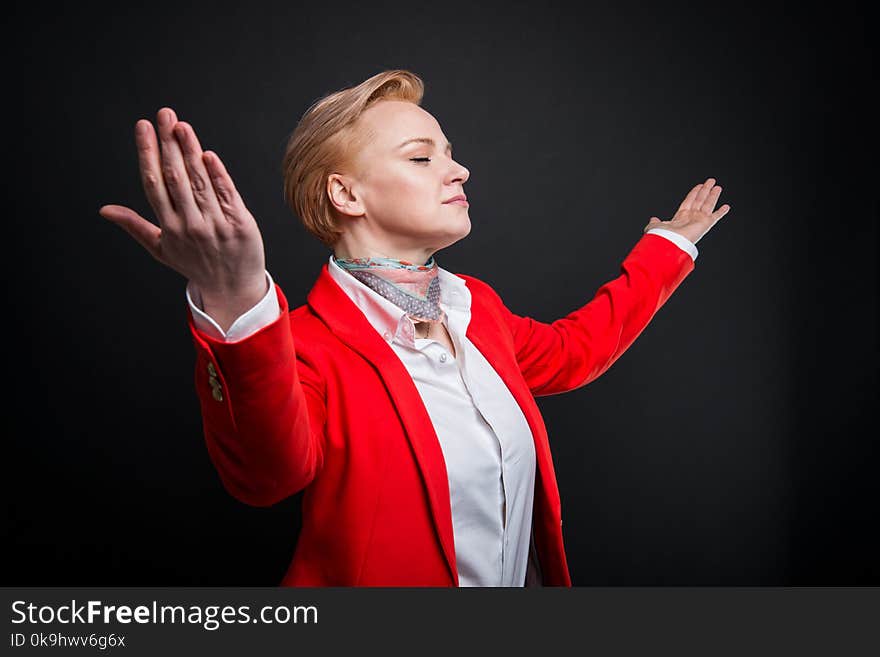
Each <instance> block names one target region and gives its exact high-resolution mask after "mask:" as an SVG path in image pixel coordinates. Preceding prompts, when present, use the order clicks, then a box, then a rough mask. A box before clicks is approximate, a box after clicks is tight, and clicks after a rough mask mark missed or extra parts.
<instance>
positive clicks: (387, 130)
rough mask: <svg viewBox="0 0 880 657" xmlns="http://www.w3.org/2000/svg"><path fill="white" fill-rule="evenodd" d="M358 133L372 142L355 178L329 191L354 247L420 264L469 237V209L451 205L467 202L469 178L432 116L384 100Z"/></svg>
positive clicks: (366, 117) (346, 177) (364, 151)
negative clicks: (408, 257) (415, 259)
mask: <svg viewBox="0 0 880 657" xmlns="http://www.w3.org/2000/svg"><path fill="white" fill-rule="evenodd" d="M357 128H358V130H361V131H365V132H363V133H361V134H363V135H365V136H366V137H367V139H366V140H365V145H364V146H363V148H361V150H360V151H359V152H358V154H357V155H356V157H355V162H353V167H352V169H353V170H352V172H351V173H350V174H349V175H343V176H342V177H341V178H342V181H337V182H335V183H334V182H333V176H331V181H330V185H329V187H328V190H329V191H330V193H331V197H333V198H334V205H335V206H336V207H337V209H339V210H341V211H342V212H343V213H344V214H346V215H348V216H349V219H348V220H347V221H346V222H345V224H344V228H345V231H346V233H348V234H349V235H348V236H347V237H348V242H349V244H348V246H349V247H351V246H353V245H352V244H351V242H352V241H354V243H355V245H356V246H358V247H360V249H359V250H361V251H381V250H383V249H384V250H386V251H387V252H389V253H401V254H415V255H414V257H416V256H418V257H421V254H422V253H423V252H430V253H433V252H434V251H436V250H439V249H441V248H444V247H447V246H449V245H450V244H454V243H455V242H457V241H458V240H460V239H462V238H463V237H465V236H467V235H468V233H470V230H471V223H470V217H469V216H468V206H467V203H460V202H459V203H454V202H453V203H451V202H449V200H450V199H451V198H453V197H455V196H459V195H464V194H465V191H464V183H465V181H466V180H467V179H468V177H469V175H470V173H469V172H468V170H467V169H466V168H465V167H463V166H462V165H460V164H459V163H458V162H456V161H455V160H453V159H452V147H451V145H449V143H448V140H447V139H446V135H444V134H443V130H442V129H441V128H440V124H439V123H437V120H436V119H435V118H434V117H433V116H432V115H431V114H430V113H428V112H426V111H425V110H424V109H422V108H421V107H419V106H418V105H415V104H414V103H409V102H405V101H397V100H383V101H379V102H377V103H375V104H374V105H371V106H370V107H369V108H368V109H367V110H366V111H365V112H364V113H363V114H362V115H361V117H360V119H359V122H358V125H357ZM411 140H421V141H411ZM429 140H430V141H433V143H430V141H429ZM335 175H336V174H334V176H335ZM346 183H347V189H344V187H345V186H346ZM343 237H346V236H343ZM349 250H350V249H349Z"/></svg>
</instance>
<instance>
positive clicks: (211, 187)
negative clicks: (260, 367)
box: [98, 107, 268, 331]
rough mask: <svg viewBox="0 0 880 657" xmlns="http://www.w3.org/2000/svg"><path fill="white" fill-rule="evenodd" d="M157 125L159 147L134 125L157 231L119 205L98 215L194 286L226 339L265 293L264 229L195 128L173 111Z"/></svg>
mask: <svg viewBox="0 0 880 657" xmlns="http://www.w3.org/2000/svg"><path fill="white" fill-rule="evenodd" d="M157 123H158V125H159V139H158V142H157V140H156V134H155V132H154V131H153V124H152V123H150V122H149V121H147V120H146V119H141V120H140V121H138V122H137V123H136V124H135V142H136V143H137V152H138V162H139V165H140V170H141V182H142V183H143V186H144V192H145V194H146V196H147V200H148V201H149V203H150V206H152V208H153V211H154V212H155V213H156V217H157V219H158V223H159V226H158V227H157V226H156V225H155V224H153V223H151V222H150V221H148V220H147V219H144V218H143V217H142V216H140V215H139V214H138V213H137V212H135V211H134V210H132V209H131V208H127V207H125V206H122V205H105V206H103V207H101V209H100V210H99V211H98V213H99V214H100V215H101V216H102V217H104V218H105V219H108V220H109V221H112V222H113V223H115V224H116V225H118V226H120V227H121V228H123V229H124V230H125V231H126V232H127V233H128V234H129V235H131V236H132V237H133V238H134V239H135V240H137V242H138V243H140V245H141V246H143V247H144V248H145V249H146V250H147V252H148V253H149V254H150V255H151V256H153V257H154V258H155V259H156V260H158V261H159V262H161V263H162V264H164V265H167V266H168V267H171V268H172V269H174V270H175V271H177V272H179V273H180V274H182V275H183V276H184V277H186V278H187V279H189V281H191V282H192V283H193V284H194V285H195V286H197V287H198V289H199V292H200V293H201V295H202V305H203V308H202V309H203V310H204V311H205V312H206V313H207V314H209V315H210V316H211V317H213V318H214V319H215V320H216V321H217V322H218V324H220V326H221V327H222V328H223V330H224V331H225V330H226V329H228V328H229V326H230V325H231V324H232V322H233V321H235V319H236V318H237V317H239V316H240V315H242V314H243V313H245V312H246V311H247V310H249V309H250V308H252V307H253V306H255V305H256V304H257V302H259V301H260V299H262V298H263V297H264V296H265V294H266V292H267V288H268V284H267V279H266V273H265V269H266V264H265V263H266V257H265V252H264V249H263V239H262V236H261V235H260V229H259V228H258V227H257V222H256V220H255V219H254V217H253V215H251V213H250V212H249V211H248V209H247V208H246V207H245V205H244V202H243V201H242V199H241V196H239V194H238V191H237V190H236V189H235V185H234V184H233V183H232V178H230V177H229V174H228V173H227V171H226V168H225V167H224V166H223V163H222V162H221V161H220V158H219V157H218V156H217V154H216V153H214V152H212V151H205V152H203V151H202V147H201V145H200V144H199V140H198V138H197V137H196V133H195V131H193V129H192V126H191V125H189V124H188V123H185V122H183V121H178V120H177V116H176V115H175V113H174V111H173V110H172V109H171V108H168V107H163V108H162V109H160V110H159V112H158V114H157ZM160 144H161V152H160V150H159V145H160Z"/></svg>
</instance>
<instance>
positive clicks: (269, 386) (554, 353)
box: [100, 70, 730, 586]
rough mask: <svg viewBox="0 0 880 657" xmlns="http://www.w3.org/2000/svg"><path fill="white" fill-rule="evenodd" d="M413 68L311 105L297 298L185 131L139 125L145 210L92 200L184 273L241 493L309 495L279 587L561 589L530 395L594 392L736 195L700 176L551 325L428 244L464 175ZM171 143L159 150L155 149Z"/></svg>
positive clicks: (457, 230)
mask: <svg viewBox="0 0 880 657" xmlns="http://www.w3.org/2000/svg"><path fill="white" fill-rule="evenodd" d="M422 93H423V85H422V81H421V80H420V79H419V78H418V77H417V76H416V75H414V74H413V73H410V72H408V71H404V70H392V71H385V72H382V73H380V74H378V75H375V76H373V77H371V78H369V79H368V80H366V81H364V82H363V83H361V84H359V85H357V86H354V87H351V88H348V89H343V90H341V91H338V92H335V93H333V94H330V95H328V96H326V97H324V98H322V99H321V100H319V101H318V102H316V103H315V104H314V105H313V106H312V107H310V108H309V110H308V111H307V112H306V113H305V115H304V116H303V118H302V119H301V121H300V122H299V124H298V125H297V127H296V130H294V132H293V134H292V136H291V138H290V141H289V143H288V148H287V152H286V154H285V157H284V167H283V170H284V189H285V194H286V198H287V201H288V203H289V204H290V206H291V208H292V209H293V211H294V212H295V213H296V214H297V215H298V216H299V217H300V219H301V220H302V221H303V224H304V225H305V227H306V228H307V229H308V230H309V231H310V232H311V233H312V234H314V235H315V236H316V237H317V238H318V239H320V240H321V241H322V242H323V243H324V244H326V245H327V246H328V247H329V248H330V249H331V250H332V251H333V255H331V256H330V258H329V261H328V262H327V263H325V264H324V265H323V267H322V268H321V272H320V274H319V276H318V280H317V282H316V283H315V285H314V287H313V288H312V289H311V291H310V292H309V294H308V298H307V303H306V304H305V305H302V306H300V307H298V308H295V309H294V310H292V311H290V310H289V308H288V303H287V299H286V298H285V296H284V294H283V292H282V291H281V288H280V287H279V286H277V285H276V284H275V283H274V282H273V281H272V279H271V277H270V276H269V273H268V272H267V271H266V270H265V256H264V250H263V243H262V239H261V236H260V232H259V230H258V228H257V224H256V221H255V220H254V218H253V216H252V215H251V214H250V212H248V210H247V208H246V207H245V205H244V202H243V201H242V199H241V198H240V196H239V195H238V193H237V192H236V190H235V186H234V185H233V182H232V180H231V179H230V177H229V175H228V173H227V172H226V170H225V168H224V166H223V164H222V162H221V161H220V158H219V157H218V156H217V155H216V154H215V153H213V152H211V151H204V152H203V151H202V149H201V146H200V145H199V142H198V139H197V138H196V135H195V133H194V132H193V129H192V127H191V126H190V125H189V124H187V123H184V122H182V121H178V120H177V118H176V116H175V114H174V112H173V111H172V110H171V109H169V108H163V109H161V110H160V111H159V113H158V143H157V139H156V136H155V134H154V131H153V126H152V124H151V123H150V122H149V121H146V120H141V121H138V122H137V124H136V141H137V145H138V154H139V162H140V169H141V173H142V179H143V183H144V190H145V193H146V195H147V198H148V200H149V202H150V204H151V206H152V207H153V209H154V210H155V212H156V215H157V217H158V220H159V226H158V227H157V226H155V225H153V224H152V223H150V222H149V221H147V220H146V219H144V218H143V217H141V216H139V215H138V214H136V213H135V212H134V211H132V210H131V209H129V208H126V207H122V206H117V205H107V206H104V207H102V208H101V210H100V213H101V215H102V216H104V217H105V218H107V219H109V220H111V221H113V222H114V223H116V224H118V225H119V226H121V227H122V228H124V229H125V230H126V231H128V232H129V233H130V234H131V235H132V237H134V238H135V239H136V240H137V241H138V242H139V243H140V244H141V245H142V246H143V247H144V248H145V249H146V250H147V251H148V252H149V253H150V254H151V255H152V256H153V257H155V258H156V259H157V260H159V261H160V262H162V263H164V264H166V265H168V266H169V267H172V268H173V269H175V270H176V271H178V272H180V273H181V274H182V275H183V276H185V277H186V278H187V279H188V281H189V283H188V285H187V299H188V302H189V304H190V311H191V312H190V315H189V317H190V330H191V332H192V337H193V342H194V345H195V348H196V352H197V359H196V387H197V391H198V394H199V399H200V405H201V412H202V418H203V422H204V429H205V438H206V441H207V446H208V451H209V453H210V456H211V459H212V461H213V463H214V464H215V466H216V467H217V470H218V472H219V474H220V477H221V479H222V481H223V484H224V485H225V487H226V488H227V490H228V491H229V492H230V493H231V494H232V495H233V496H234V497H236V498H237V499H239V500H241V501H242V502H245V503H247V504H251V505H255V506H268V505H272V504H275V503H276V502H279V501H280V500H283V499H285V498H286V497H287V496H289V495H292V494H294V493H296V492H298V491H303V524H302V529H301V532H300V536H299V540H298V543H297V547H296V551H295V554H294V556H293V559H292V562H291V564H290V567H289V569H288V571H287V574H286V575H285V577H284V578H283V580H282V584H283V585H303V586H523V585H524V584H526V585H537V584H543V585H556V586H570V585H571V580H570V577H569V572H568V566H567V563H566V558H565V551H564V547H563V541H562V528H561V527H562V518H561V507H560V500H559V492H558V489H557V485H556V478H555V474H554V470H553V462H552V459H551V454H550V448H549V443H548V438H547V432H546V429H545V427H544V423H543V421H542V419H541V415H540V412H539V410H538V407H537V405H536V403H535V399H534V398H535V397H536V396H539V395H551V394H558V393H561V392H566V391H569V390H575V389H577V388H580V387H582V386H584V385H586V384H587V383H589V382H590V381H592V380H593V379H595V378H596V377H598V376H599V375H600V374H602V373H603V372H604V371H605V370H607V369H608V367H610V366H611V364H612V363H613V362H614V361H615V360H616V359H617V358H618V357H619V356H620V355H621V354H622V353H623V352H624V351H625V350H626V349H627V348H628V347H629V345H630V344H632V342H633V341H634V340H635V338H636V337H637V336H638V335H639V333H640V332H641V331H642V330H643V329H644V328H645V326H646V325H647V323H648V322H649V321H650V319H651V318H652V317H653V315H654V313H655V312H656V311H657V309H659V307H660V306H662V305H663V303H665V301H666V299H667V298H668V297H669V296H670V295H671V294H672V292H673V291H674V290H675V288H676V287H677V286H678V284H679V283H680V282H681V281H682V280H683V279H684V277H685V276H687V274H688V273H690V271H691V270H692V269H693V267H694V264H693V263H694V258H695V257H696V255H697V251H696V247H695V246H694V244H695V243H696V242H697V241H698V240H699V239H700V238H701V237H702V236H703V235H704V234H705V233H706V232H707V231H708V230H709V229H710V228H711V227H712V226H713V225H714V224H715V223H716V222H717V221H718V220H719V219H720V218H721V217H722V216H724V214H726V213H727V211H728V210H729V209H730V208H729V206H727V205H724V206H722V207H721V208H719V209H718V210H714V208H715V205H716V203H717V200H718V197H719V194H720V193H721V188H720V187H718V186H717V185H715V180H714V179H712V178H709V179H708V180H706V182H705V183H703V184H699V185H697V186H695V187H694V188H693V189H692V190H691V191H690V193H689V194H688V195H687V196H686V198H685V199H684V201H683V202H682V204H681V206H680V208H679V210H678V212H677V213H676V215H675V217H673V219H672V220H670V221H661V220H660V219H658V218H657V217H652V218H651V220H650V222H649V223H648V225H647V226H646V227H645V229H644V232H645V234H644V235H643V236H642V238H641V239H640V240H639V241H638V242H637V243H636V245H635V246H634V248H633V249H632V251H631V252H630V254H629V255H628V256H627V257H626V259H625V260H624V261H623V265H622V273H621V275H620V276H619V277H618V278H616V279H614V280H612V281H610V282H608V283H607V284H605V285H604V286H602V287H601V288H600V289H599V291H598V293H597V294H596V296H595V297H594V298H593V299H592V300H591V301H590V302H589V303H587V304H586V305H585V306H583V307H582V308H580V309H578V310H576V311H574V312H572V313H571V314H569V315H568V316H566V317H565V318H563V319H560V320H557V321H555V322H553V323H551V324H545V323H542V322H538V321H536V320H533V319H531V318H529V317H521V316H518V315H516V314H514V313H512V312H511V311H510V310H508V309H507V308H506V307H505V305H504V304H503V303H502V301H501V299H500V298H499V297H498V295H497V294H496V293H495V292H494V291H493V289H492V288H491V287H490V286H489V285H488V284H487V283H485V282H483V281H480V280H478V279H476V278H474V277H472V276H468V275H465V274H452V273H450V272H448V271H446V270H444V269H442V268H440V267H439V266H438V264H437V262H436V260H435V258H434V254H435V253H436V252H437V251H439V250H441V249H443V248H445V247H447V246H450V245H451V244H454V243H455V242H457V241H458V240H460V239H462V238H463V237H465V236H467V235H468V233H469V232H470V217H469V215H468V204H467V201H466V197H465V192H464V184H465V182H466V181H467V180H468V177H469V175H470V174H469V172H468V170H467V169H466V168H465V167H463V166H462V165H461V164H459V163H458V162H456V161H455V160H454V159H453V157H452V148H451V144H449V142H448V141H447V139H446V137H445V135H444V134H443V131H442V129H441V128H440V125H439V124H438V123H437V121H436V119H435V118H434V117H433V116H432V115H431V114H430V113H428V112H427V111H425V110H424V109H423V108H421V107H420V102H421V99H422ZM159 145H161V152H160V146H159Z"/></svg>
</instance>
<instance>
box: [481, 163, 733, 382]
mask: <svg viewBox="0 0 880 657" xmlns="http://www.w3.org/2000/svg"><path fill="white" fill-rule="evenodd" d="M720 194H721V187H719V186H716V185H715V179H714V178H709V179H707V180H706V182H705V183H702V184H699V185H697V186H695V187H694V188H693V189H692V190H691V191H690V192H689V193H688V195H687V196H686V197H685V199H684V201H682V203H681V205H680V206H679V208H678V211H677V212H676V214H675V216H674V217H673V218H672V219H671V220H670V221H661V220H660V219H658V218H657V217H652V218H651V221H650V222H649V223H648V225H647V226H645V228H644V233H645V235H643V237H642V239H641V240H639V242H638V243H637V244H636V245H635V247H633V249H632V251H630V253H629V255H628V256H627V257H626V258H625V259H624V261H623V264H622V265H621V274H620V276H618V277H617V278H615V279H614V280H612V281H609V282H608V283H606V284H605V285H603V286H602V287H601V288H599V290H598V292H597V293H596V295H595V296H594V297H593V299H592V300H591V301H590V302H588V303H587V304H586V305H584V306H583V307H581V308H579V309H578V310H576V311H574V312H572V313H570V314H569V315H567V316H566V317H564V318H562V319H558V320H556V321H555V322H552V323H550V324H545V323H543V322H538V321H536V320H534V319H532V318H530V317H521V316H519V315H516V314H514V313H512V312H511V311H510V310H509V309H508V308H507V307H506V306H505V305H504V303H503V302H502V301H501V299H500V298H499V297H498V295H497V294H495V292H494V291H492V290H491V288H489V287H488V286H487V288H488V291H490V295H491V296H494V298H495V301H496V303H497V304H498V307H499V308H500V310H501V313H502V315H503V317H504V318H505V321H506V323H507V325H508V327H509V328H510V332H511V335H512V336H513V342H514V349H515V352H516V358H517V362H518V363H519V366H520V370H521V371H522V374H523V377H524V378H525V380H526V382H527V384H528V386H529V389H530V390H531V391H532V394H534V395H535V396H542V395H554V394H559V393H562V392H568V391H570V390H575V389H577V388H580V387H582V386H584V385H586V384H588V383H589V382H590V381H593V380H594V379H596V378H597V377H599V376H600V375H601V374H603V373H604V372H605V371H606V370H608V368H609V367H611V365H612V364H613V363H614V362H615V361H616V360H617V359H618V358H619V357H620V356H621V355H622V354H623V352H624V351H626V350H627V349H628V348H629V347H630V345H631V344H632V343H633V342H634V341H635V339H636V338H637V337H638V336H639V335H640V334H641V332H642V331H643V330H644V329H645V327H646V326H647V325H648V323H649V322H650V321H651V319H652V318H653V317H654V315H655V314H656V312H657V311H658V310H659V309H660V307H661V306H662V305H663V304H664V303H666V300H667V299H668V298H669V297H670V295H671V294H672V293H673V292H674V291H675V289H676V288H677V287H678V285H679V284H680V283H681V282H682V280H684V278H685V277H686V276H687V275H688V274H689V273H690V272H691V271H693V269H694V259H695V258H696V255H697V249H696V246H695V244H696V242H697V241H699V239H700V238H701V237H702V236H703V235H705V234H706V233H707V232H708V231H709V230H710V229H711V228H712V227H713V226H714V225H715V224H716V223H717V222H718V220H719V219H721V217H723V216H724V215H725V214H727V212H728V211H729V210H730V206H729V205H727V204H725V205H723V206H722V207H721V208H719V209H718V210H717V211H713V210H714V208H715V204H716V203H717V201H718V197H719V195H720ZM691 249H692V250H691Z"/></svg>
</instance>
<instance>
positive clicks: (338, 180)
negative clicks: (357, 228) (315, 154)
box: [327, 173, 365, 217]
mask: <svg viewBox="0 0 880 657" xmlns="http://www.w3.org/2000/svg"><path fill="white" fill-rule="evenodd" d="M327 198H328V199H329V200H330V204H331V205H332V206H333V207H334V208H336V210H337V211H339V212H340V213H342V214H344V215H348V216H350V217H361V216H363V215H364V212H365V210H364V207H363V203H361V201H360V197H359V196H358V195H357V194H356V193H355V191H354V180H353V179H352V178H350V177H349V176H345V175H343V174H341V173H331V174H330V175H329V176H327Z"/></svg>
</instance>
